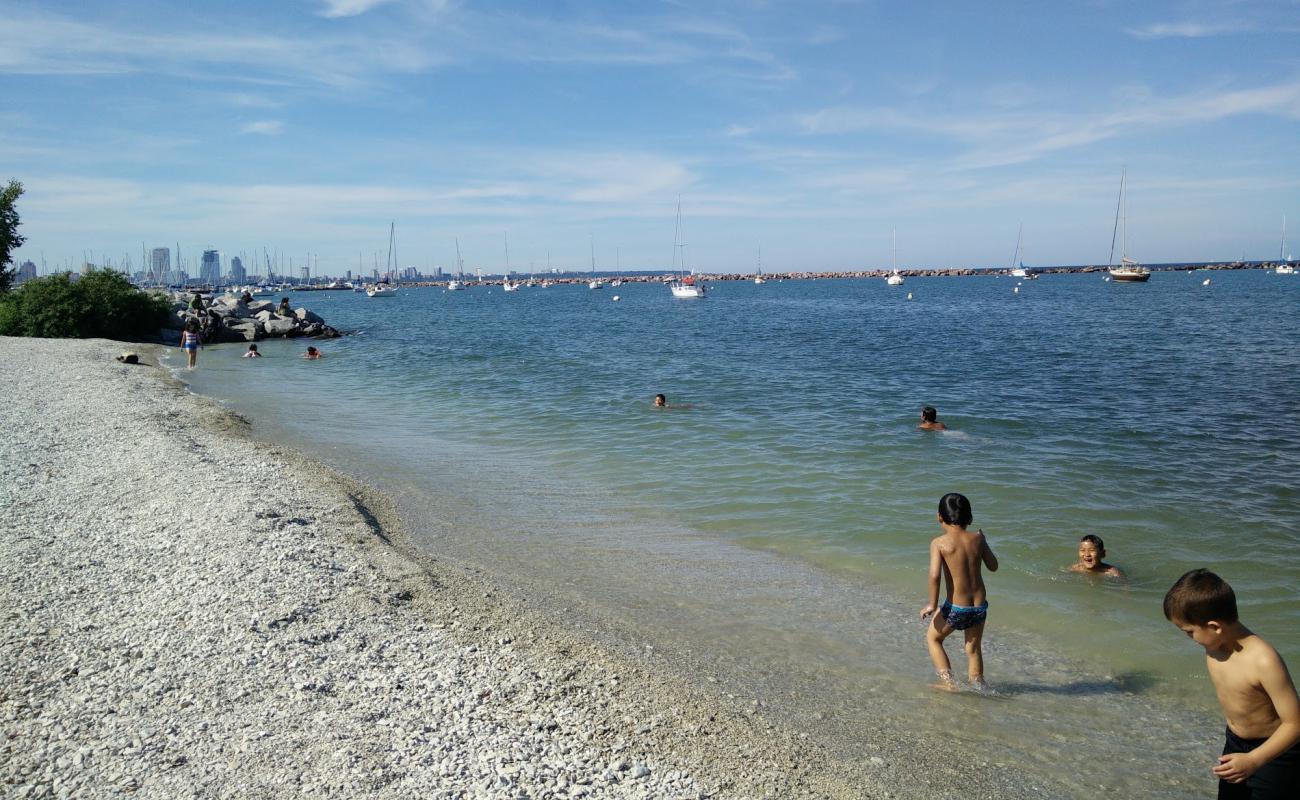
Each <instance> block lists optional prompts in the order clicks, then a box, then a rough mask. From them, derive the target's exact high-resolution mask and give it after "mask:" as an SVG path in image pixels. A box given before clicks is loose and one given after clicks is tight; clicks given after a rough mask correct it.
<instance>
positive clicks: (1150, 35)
mask: <svg viewBox="0 0 1300 800" xmlns="http://www.w3.org/2000/svg"><path fill="white" fill-rule="evenodd" d="M1254 29H1255V26H1254V25H1252V24H1250V23H1247V22H1191V21H1188V22H1155V23H1151V24H1150V25H1143V26H1141V27H1137V28H1125V29H1124V32H1125V33H1127V34H1128V35H1129V36H1132V37H1134V38H1136V39H1203V38H1205V37H1207V36H1223V35H1226V34H1233V33H1245V32H1247V31H1252V30H1254Z"/></svg>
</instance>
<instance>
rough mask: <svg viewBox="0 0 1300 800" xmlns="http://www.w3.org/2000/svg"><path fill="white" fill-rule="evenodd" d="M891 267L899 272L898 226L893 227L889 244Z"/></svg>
mask: <svg viewBox="0 0 1300 800" xmlns="http://www.w3.org/2000/svg"><path fill="white" fill-rule="evenodd" d="M889 268H890V269H891V270H893V271H894V272H898V228H897V227H894V228H893V229H892V234H891V238H890V246H889Z"/></svg>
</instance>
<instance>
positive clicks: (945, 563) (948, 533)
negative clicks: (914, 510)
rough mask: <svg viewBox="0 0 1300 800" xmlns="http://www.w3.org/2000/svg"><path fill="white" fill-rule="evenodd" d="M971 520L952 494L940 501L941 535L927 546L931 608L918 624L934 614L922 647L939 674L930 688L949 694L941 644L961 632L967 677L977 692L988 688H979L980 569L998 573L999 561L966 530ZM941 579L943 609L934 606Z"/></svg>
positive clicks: (964, 503)
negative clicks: (944, 592)
mask: <svg viewBox="0 0 1300 800" xmlns="http://www.w3.org/2000/svg"><path fill="white" fill-rule="evenodd" d="M973 518H974V515H973V514H972V513H971V508H970V501H969V500H967V499H966V498H965V497H964V496H962V495H960V494H957V493H955V492H951V493H949V494H945V495H944V496H943V497H942V498H940V500H939V524H940V525H941V526H942V527H943V535H942V536H939V537H936V538H935V539H934V540H933V541H931V542H930V602H929V603H927V604H926V606H925V608H922V609H921V619H926V618H927V617H929V616H930V615H931V614H934V620H933V622H932V623H931V625H930V627H929V628H928V629H927V630H926V634H925V643H926V645H927V646H928V647H929V649H930V660H931V661H933V662H934V669H935V671H936V672H937V673H939V683H938V684H936V685H935V688H938V689H946V690H949V691H952V690H954V689H956V688H957V684H956V682H954V681H953V679H952V665H951V664H950V663H949V661H948V654H947V653H946V652H944V649H943V640H944V639H946V638H948V634H950V633H952V632H953V631H965V636H966V672H967V675H968V676H969V677H970V682H971V685H972V686H973V687H974V688H976V689H981V690H982V689H986V688H988V687H987V686H986V685H985V683H984V653H983V651H982V650H981V649H980V640H981V639H982V637H983V635H984V620H985V618H986V617H987V616H988V610H989V602H988V598H987V596H986V595H985V592H984V576H983V574H982V573H981V572H980V564H981V563H983V564H984V566H986V567H988V568H989V572H997V571H998V558H997V556H995V555H993V551H992V550H991V549H990V548H989V543H988V541H987V540H986V539H985V538H984V531H982V530H981V531H977V532H975V533H971V532H970V531H968V530H966V527H967V526H968V525H970V523H971V520H972V519H973ZM940 574H942V575H943V579H944V582H945V583H946V584H947V586H948V593H947V595H946V599H945V600H944V602H943V606H942V607H939V608H938V613H935V610H936V607H937V606H938V603H939V576H940Z"/></svg>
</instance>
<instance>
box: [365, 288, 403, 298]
mask: <svg viewBox="0 0 1300 800" xmlns="http://www.w3.org/2000/svg"><path fill="white" fill-rule="evenodd" d="M366 297H397V290H396V289H391V288H390V289H379V288H375V289H367V290H366Z"/></svg>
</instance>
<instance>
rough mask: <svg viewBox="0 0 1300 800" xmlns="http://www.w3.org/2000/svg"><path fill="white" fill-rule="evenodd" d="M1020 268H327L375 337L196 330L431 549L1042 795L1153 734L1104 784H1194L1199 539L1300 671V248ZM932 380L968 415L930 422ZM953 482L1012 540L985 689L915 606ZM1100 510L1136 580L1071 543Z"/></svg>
mask: <svg viewBox="0 0 1300 800" xmlns="http://www.w3.org/2000/svg"><path fill="white" fill-rule="evenodd" d="M1207 276H1210V277H1212V281H1213V282H1212V284H1211V286H1209V287H1206V286H1202V285H1201V283H1202V280H1203V279H1204V278H1205V277H1207ZM1017 283H1018V282H1017V281H1015V280H1013V279H1007V278H930V279H919V278H913V279H909V280H908V281H907V284H906V285H905V286H903V287H888V286H886V285H885V283H884V281H880V280H872V281H866V280H819V281H798V282H796V281H786V282H783V283H777V282H770V283H768V284H766V285H764V286H755V285H753V284H752V283H740V282H736V283H721V284H719V285H717V286H716V288H715V290H714V291H713V293H712V295H711V296H710V297H709V298H707V299H705V300H703V301H676V300H674V299H673V298H672V297H671V296H670V295H669V292H668V290H667V288H665V287H662V286H658V285H640V284H638V285H625V286H623V287H620V288H619V289H612V288H606V289H603V290H599V291H591V290H588V289H587V288H586V286H585V285H583V286H555V287H551V288H548V289H541V288H525V289H523V290H521V291H519V292H516V293H505V292H502V291H501V290H500V288H499V287H493V288H487V287H476V288H473V289H470V290H468V291H464V292H453V293H447V292H444V291H442V290H441V289H409V290H403V291H402V292H401V294H400V295H399V296H398V297H396V298H392V299H370V298H367V297H365V296H364V295H359V294H352V293H342V292H318V293H306V294H300V295H298V296H295V297H294V298H293V300H294V305H295V306H297V305H307V306H308V307H309V308H311V309H312V310H314V311H317V312H318V313H320V314H321V315H322V316H324V317H325V318H326V319H327V320H328V321H329V322H330V323H331V324H333V325H335V326H336V327H339V328H344V329H352V330H356V331H360V333H359V334H358V335H355V336H351V337H347V338H345V339H341V340H337V341H332V342H325V343H324V344H323V345H322V349H323V350H324V351H325V353H326V357H325V358H324V359H322V360H321V361H318V362H306V361H303V360H301V359H297V358H295V356H297V355H298V354H299V353H300V352H301V350H302V349H304V347H305V345H304V344H303V343H301V342H266V343H262V344H260V345H259V346H260V347H261V349H262V350H263V352H265V353H266V354H267V356H268V358H265V359H261V360H260V361H257V362H251V361H250V360H242V359H239V358H238V355H239V352H240V351H241V350H242V349H243V348H242V347H238V346H229V347H216V348H209V349H208V350H206V351H205V352H204V353H202V354H201V355H200V369H199V370H197V371H196V372H195V373H193V374H192V375H188V376H186V377H187V379H190V380H191V381H192V384H193V386H194V388H195V389H196V390H197V391H201V392H203V393H206V394H210V395H214V396H217V397H220V398H223V399H225V400H227V401H228V402H230V403H231V404H233V405H234V406H236V407H237V408H239V409H241V410H243V411H246V412H248V413H249V414H250V415H251V416H252V417H253V418H254V419H255V420H256V425H257V426H258V430H259V431H260V432H261V434H262V435H264V436H267V437H270V438H275V439H278V440H283V441H287V442H289V443H291V444H294V445H296V446H299V447H301V448H303V449H305V450H307V451H308V452H311V453H313V454H315V455H318V456H320V457H321V458H323V459H325V460H327V461H329V462H331V463H334V464H336V465H338V466H340V467H342V468H343V469H345V470H348V471H352V472H354V473H357V474H360V475H363V476H365V477H367V478H370V479H371V480H373V481H375V482H376V483H378V484H379V485H381V486H384V487H386V488H387V489H388V490H389V491H391V492H392V493H393V494H394V495H395V496H396V497H398V499H399V501H400V503H401V504H402V507H403V509H404V511H405V512H406V514H407V516H408V517H409V518H410V519H412V520H414V521H415V522H414V524H413V527H414V528H415V529H416V532H417V535H418V536H420V537H421V541H423V542H424V543H425V544H426V545H427V546H428V547H430V548H431V549H434V550H442V551H444V552H454V553H457V554H459V555H460V556H462V557H464V558H467V559H470V560H474V561H477V562H479V563H481V564H483V565H485V566H486V567H488V568H489V569H490V570H491V571H493V572H494V573H496V574H499V575H506V576H510V577H511V578H512V579H513V580H516V581H518V582H519V583H521V584H525V585H528V586H530V587H531V588H532V589H534V590H536V591H541V592H545V593H549V594H550V595H551V596H553V597H554V598H556V599H558V600H559V601H560V602H561V603H572V604H574V605H575V606H577V605H582V606H584V607H586V608H588V609H590V610H591V613H592V614H593V615H594V616H595V617H598V618H600V619H602V620H604V621H605V622H606V623H608V624H609V625H610V626H611V627H613V628H615V629H617V630H620V631H623V635H624V636H625V637H626V638H627V639H628V640H629V641H635V642H639V643H643V644H645V645H648V646H650V647H651V648H658V650H657V651H653V650H652V652H659V653H664V654H666V655H665V658H668V659H670V660H672V661H673V662H674V663H681V664H686V663H689V664H691V665H692V667H691V669H693V670H698V671H699V672H701V673H703V674H708V675H709V676H711V677H714V678H716V679H718V680H720V681H721V682H722V683H723V684H724V685H727V686H730V687H732V688H733V689H734V690H735V691H737V692H738V693H739V692H745V693H747V694H746V696H748V693H752V694H754V695H755V696H761V697H762V698H765V702H766V704H767V705H770V706H773V707H774V708H776V709H778V711H780V712H782V713H787V714H789V715H790V716H791V717H792V718H793V719H795V720H796V721H802V722H804V723H806V724H808V725H810V726H814V727H816V728H818V729H819V730H823V731H834V732H835V735H836V736H837V737H838V740H839V741H840V742H846V741H847V742H850V743H851V742H853V738H854V731H855V730H859V728H860V727H861V720H862V719H864V718H870V719H872V720H874V721H875V724H880V725H893V726H901V727H905V728H909V729H911V728H920V729H923V730H925V731H928V732H932V733H938V732H940V731H946V730H947V729H949V728H951V727H953V726H954V725H955V726H956V731H955V732H952V733H951V734H950V735H951V736H952V737H953V739H954V741H955V742H957V743H958V745H957V746H961V747H969V748H970V752H972V753H979V754H981V755H980V757H981V758H984V759H986V760H989V761H991V762H994V763H997V762H1000V761H1006V762H1007V763H1010V764H1015V765H1017V769H1019V770H1021V771H1022V772H1023V774H1025V775H1027V776H1029V779H1031V780H1034V781H1037V782H1038V783H1037V785H1040V786H1046V787H1047V788H1048V791H1049V794H1057V795H1070V794H1076V795H1077V796H1092V795H1093V794H1095V793H1096V791H1097V790H1098V788H1099V786H1098V784H1097V780H1099V779H1097V778H1096V776H1095V775H1090V774H1089V772H1090V770H1089V767H1088V764H1087V762H1088V761H1089V760H1095V759H1105V760H1107V763H1114V762H1115V760H1116V759H1120V760H1124V761H1126V762H1128V763H1130V764H1131V765H1132V766H1133V768H1132V769H1119V770H1116V771H1115V772H1116V773H1117V774H1115V775H1108V776H1106V777H1104V778H1102V779H1100V780H1102V782H1103V785H1105V786H1107V787H1111V788H1116V789H1119V790H1125V791H1133V792H1141V793H1143V794H1146V795H1148V796H1161V795H1162V794H1163V795H1164V796H1171V797H1174V796H1181V795H1184V794H1186V793H1187V792H1188V791H1202V790H1204V789H1205V786H1206V785H1207V784H1206V782H1205V779H1204V773H1205V772H1206V770H1208V763H1210V762H1209V761H1207V760H1206V759H1207V758H1209V759H1210V761H1212V760H1213V759H1212V758H1210V754H1211V753H1213V752H1214V748H1215V747H1216V746H1217V745H1216V743H1215V736H1216V735H1217V734H1216V731H1217V730H1220V729H1221V724H1222V723H1221V721H1219V719H1218V718H1216V716H1215V713H1214V707H1215V706H1214V698H1213V694H1212V691H1211V690H1210V688H1209V684H1208V680H1207V679H1206V677H1205V674H1204V666H1203V656H1202V655H1201V654H1200V651H1199V649H1198V648H1196V647H1195V645H1192V644H1191V643H1190V642H1189V641H1188V640H1186V639H1185V638H1184V637H1183V636H1182V635H1181V634H1180V633H1178V632H1177V631H1176V630H1175V629H1174V628H1172V626H1170V625H1169V624H1168V623H1166V622H1165V620H1164V618H1163V616H1162V614H1161V611H1160V600H1161V598H1162V596H1163V594H1164V591H1165V590H1166V589H1167V588H1168V586H1169V585H1170V584H1171V583H1172V582H1173V581H1174V580H1175V579H1176V578H1177V577H1178V576H1179V575H1180V574H1182V573H1183V572H1184V571H1186V570H1188V569H1191V568H1193V567H1199V566H1208V567H1210V568H1212V569H1214V570H1216V571H1218V572H1219V573H1220V574H1222V575H1223V576H1224V577H1225V578H1226V579H1227V580H1228V581H1229V582H1231V583H1232V584H1233V586H1234V587H1235V589H1236V591H1237V595H1238V598H1239V602H1240V604H1241V607H1242V616H1243V619H1244V620H1245V621H1247V623H1248V624H1250V625H1251V626H1252V627H1253V628H1254V629H1255V630H1256V631H1257V632H1259V633H1261V634H1262V635H1264V636H1265V637H1266V638H1268V639H1269V640H1270V641H1272V642H1273V643H1274V644H1275V645H1276V646H1278V649H1279V650H1280V651H1281V652H1282V654H1283V656H1284V658H1288V659H1289V660H1290V662H1291V665H1292V667H1293V669H1300V667H1297V664H1300V612H1298V611H1297V605H1296V604H1297V600H1298V599H1300V598H1298V597H1297V591H1296V585H1297V579H1300V488H1297V487H1300V335H1298V334H1300V330H1298V328H1300V323H1298V322H1297V320H1300V279H1296V278H1294V277H1284V276H1276V275H1272V274H1266V273H1263V272H1258V271H1256V272H1215V273H1191V274H1187V273H1168V274H1164V273H1162V274H1156V275H1155V276H1153V277H1152V279H1151V281H1150V282H1149V283H1148V284H1146V285H1138V286H1125V285H1117V284H1113V283H1105V282H1103V281H1102V279H1101V278H1100V277H1099V276H1096V275H1073V276H1047V277H1044V278H1042V279H1041V280H1038V281H1033V282H1025V283H1023V285H1021V287H1020V292H1019V294H1015V293H1013V291H1012V289H1013V287H1014V286H1015V285H1016V284H1017ZM909 292H910V293H911V294H912V296H913V299H912V300H911V301H908V300H907V299H906V298H907V295H908V293H909ZM614 294H618V295H620V296H621V300H620V301H619V302H613V301H612V296H613V295H614ZM656 392H664V393H665V394H667V395H668V397H669V401H670V403H673V404H689V407H683V408H678V409H668V410H655V409H652V408H651V407H650V399H651V397H652V396H653V395H654V394H655V393H656ZM923 404H930V405H934V406H937V407H938V409H939V413H940V419H942V420H944V421H945V422H947V423H948V424H949V425H950V426H951V427H952V429H953V430H952V431H950V432H948V433H945V434H935V433H922V432H917V431H916V430H914V426H915V423H916V417H917V414H918V411H919V408H920V406H921V405H923ZM948 491H960V492H962V493H964V494H966V495H967V496H968V497H970V499H971V501H972V504H973V506H974V509H975V515H976V524H977V525H979V526H981V527H982V528H983V529H984V530H985V532H986V533H987V534H988V537H989V540H990V543H991V544H992V546H993V548H994V549H995V551H996V552H997V554H998V556H999V558H1000V559H1001V562H1002V569H1001V571H999V572H998V573H996V574H995V575H992V576H991V577H988V584H989V596H990V606H991V609H990V617H989V623H988V628H987V634H986V635H987V652H986V662H987V667H986V668H987V672H988V677H989V680H990V682H992V683H993V684H994V685H995V686H999V687H1000V689H1001V694H999V695H998V697H996V698H976V697H974V696H969V695H967V696H962V697H960V698H958V699H955V700H954V699H952V698H945V699H943V700H939V701H936V699H935V697H934V696H933V694H932V693H930V692H929V691H927V690H926V689H925V684H926V682H927V681H928V679H929V677H930V676H929V672H930V668H929V664H928V660H927V659H926V656H925V651H924V642H923V627H922V625H921V623H920V622H919V621H918V620H917V619H916V610H917V609H918V608H919V607H920V606H921V605H922V604H923V603H924V602H925V599H926V595H925V593H926V585H925V575H926V567H927V561H926V554H927V545H928V541H929V539H930V538H931V537H933V536H934V535H936V534H937V533H938V526H937V523H936V521H935V518H934V512H935V506H936V504H937V501H938V498H939V497H940V496H941V495H942V494H944V493H945V492H948ZM1085 533H1094V534H1097V535H1099V536H1101V537H1102V538H1103V539H1104V540H1105V542H1106V547H1107V550H1108V551H1109V552H1108V560H1110V561H1111V562H1112V563H1115V564H1118V565H1120V566H1121V567H1122V568H1123V569H1124V570H1125V571H1126V572H1127V573H1128V574H1129V576H1130V579H1129V580H1128V581H1127V582H1116V581H1098V580H1090V579H1089V578H1087V577H1085V576H1079V575H1074V574H1069V573H1067V572H1065V571H1064V568H1065V567H1066V566H1068V565H1069V564H1070V563H1072V562H1073V560H1074V554H1075V548H1076V544H1077V542H1078V539H1079V537H1080V536H1081V535H1082V534H1085ZM959 649H960V648H959V647H957V648H954V647H953V646H952V643H950V647H949V651H950V653H952V652H955V651H957V650H959ZM955 660H956V661H957V664H958V668H957V669H958V671H959V672H961V671H964V670H963V667H962V661H961V660H960V658H959V659H955ZM936 703H937V705H936ZM954 715H955V720H954ZM1153 731H1154V732H1155V733H1154V734H1153ZM1153 735H1154V737H1155V740H1156V741H1157V742H1158V743H1157V744H1152V745H1150V747H1149V749H1148V750H1144V751H1142V752H1141V753H1134V752H1133V751H1132V748H1130V747H1126V746H1125V745H1124V739H1125V737H1129V736H1138V737H1142V738H1143V739H1144V740H1145V739H1147V738H1151V737H1152V736H1153ZM990 739H992V740H993V741H996V742H997V746H996V747H995V748H993V749H992V750H990V748H989V745H988V742H989V740H990ZM857 745H859V746H860V747H863V748H868V747H869V744H867V743H862V742H858V743H857ZM1081 759H1082V761H1081ZM1209 791H1212V789H1210V790H1209Z"/></svg>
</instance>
